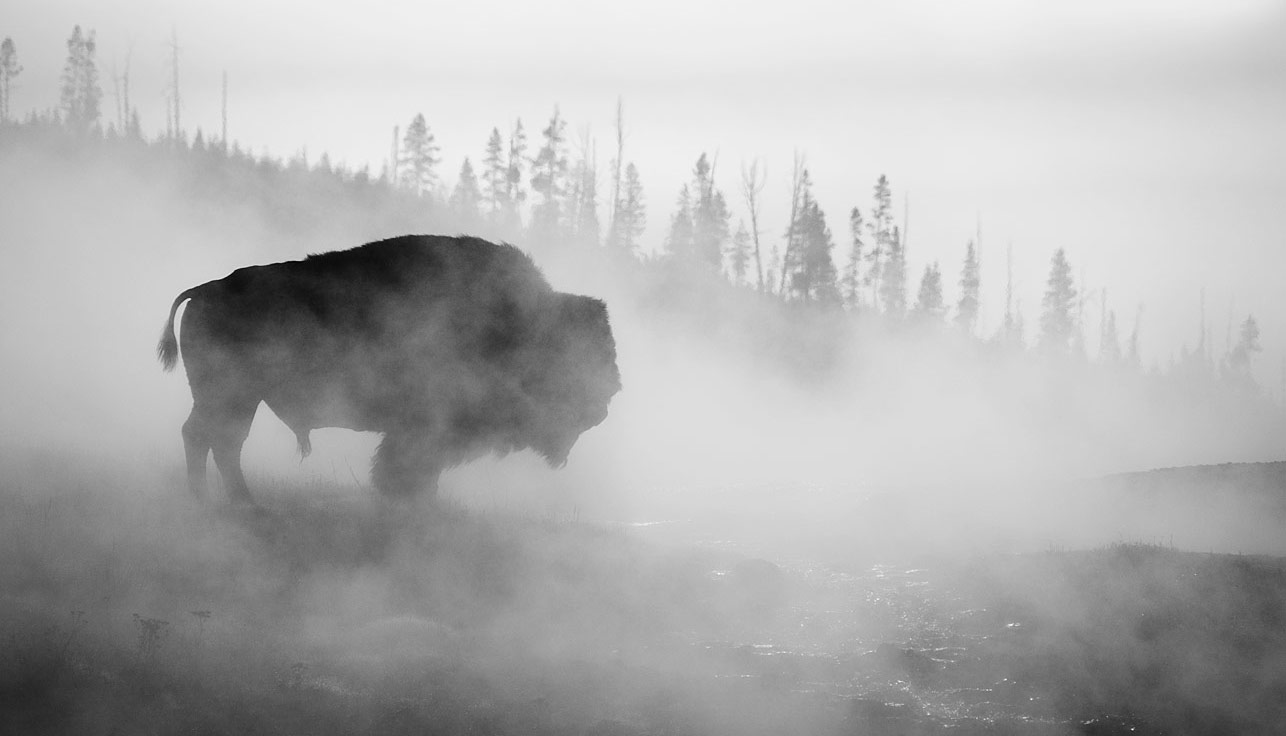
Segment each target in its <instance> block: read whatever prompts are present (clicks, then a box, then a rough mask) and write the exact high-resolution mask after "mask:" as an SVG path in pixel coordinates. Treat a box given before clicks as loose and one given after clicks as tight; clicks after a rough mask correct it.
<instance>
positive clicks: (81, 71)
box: [61, 26, 103, 134]
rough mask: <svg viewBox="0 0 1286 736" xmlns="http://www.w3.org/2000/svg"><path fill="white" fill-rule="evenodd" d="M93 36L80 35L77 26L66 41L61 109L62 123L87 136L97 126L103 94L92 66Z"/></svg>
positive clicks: (91, 33) (95, 68)
mask: <svg viewBox="0 0 1286 736" xmlns="http://www.w3.org/2000/svg"><path fill="white" fill-rule="evenodd" d="M96 47H97V45H96V44H95V42H94V32H93V31H90V32H89V34H88V35H82V34H81V30H80V26H76V27H75V28H73V29H72V33H71V38H69V39H67V64H66V66H65V67H63V78H62V92H61V108H62V113H63V122H64V123H65V124H66V125H67V127H69V128H71V129H72V130H73V131H74V132H76V133H80V134H84V133H87V132H89V131H90V130H91V129H92V128H93V127H94V125H95V124H96V123H97V122H98V117H99V102H100V101H101V100H102V97H103V91H102V89H100V88H99V86H98V67H97V66H96V65H95V63H94V51H95V50H96Z"/></svg>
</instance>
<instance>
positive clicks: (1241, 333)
mask: <svg viewBox="0 0 1286 736" xmlns="http://www.w3.org/2000/svg"><path fill="white" fill-rule="evenodd" d="M1262 351H1263V347H1261V346H1260V344H1259V323H1258V322H1256V321H1255V316H1254V315H1253V314H1252V315H1249V316H1247V317H1246V321H1244V322H1242V323H1241V326H1240V328H1239V329H1238V330H1237V344H1236V345H1234V346H1233V348H1232V350H1231V351H1229V353H1228V358H1227V359H1226V361H1227V374H1228V376H1229V378H1230V379H1232V381H1233V382H1234V383H1235V384H1239V385H1241V386H1243V387H1251V386H1253V385H1254V382H1255V379H1254V377H1253V376H1252V374H1251V364H1252V363H1253V362H1254V359H1255V353H1259V352H1262Z"/></svg>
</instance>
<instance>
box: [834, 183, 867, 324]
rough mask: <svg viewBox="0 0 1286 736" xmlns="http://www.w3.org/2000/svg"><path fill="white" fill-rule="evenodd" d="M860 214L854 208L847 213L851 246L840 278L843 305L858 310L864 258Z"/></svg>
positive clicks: (860, 299) (860, 302)
mask: <svg viewBox="0 0 1286 736" xmlns="http://www.w3.org/2000/svg"><path fill="white" fill-rule="evenodd" d="M863 229H864V226H863V223H862V213H861V211H860V210H858V208H856V207H854V208H853V209H852V210H849V213H848V231H849V234H850V237H851V245H850V246H849V250H848V261H847V262H846V263H845V264H844V275H843V276H842V277H841V278H840V295H841V296H842V297H843V299H844V305H845V306H847V307H848V308H849V309H858V308H859V307H860V306H861V304H862V259H863V257H864V254H863V248H864V247H865V244H864V243H863V242H862V230H863Z"/></svg>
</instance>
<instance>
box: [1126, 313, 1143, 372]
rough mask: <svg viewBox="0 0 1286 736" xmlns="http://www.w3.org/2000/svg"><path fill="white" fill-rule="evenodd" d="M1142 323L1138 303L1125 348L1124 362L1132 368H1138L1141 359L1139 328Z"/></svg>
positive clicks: (1141, 314)
mask: <svg viewBox="0 0 1286 736" xmlns="http://www.w3.org/2000/svg"><path fill="white" fill-rule="evenodd" d="M1142 323H1143V305H1142V304H1140V305H1139V307H1138V309H1136V310H1134V327H1133V329H1131V330H1130V339H1129V341H1128V342H1127V347H1126V350H1125V362H1126V363H1128V364H1129V365H1130V366H1132V367H1134V368H1138V367H1139V365H1140V364H1141V363H1142V361H1143V356H1142V355H1141V354H1140V345H1139V340H1140V338H1139V330H1140V329H1141V327H1142Z"/></svg>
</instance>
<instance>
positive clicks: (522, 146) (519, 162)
mask: <svg viewBox="0 0 1286 736" xmlns="http://www.w3.org/2000/svg"><path fill="white" fill-rule="evenodd" d="M526 160H527V133H526V131H524V130H523V127H522V118H518V120H517V121H515V122H514V129H513V132H511V133H510V134H509V165H508V167H507V168H506V170H505V181H506V184H507V190H506V196H505V200H504V214H503V216H502V217H501V226H502V227H503V228H504V230H505V231H506V232H508V233H510V234H513V235H517V233H518V231H519V230H520V229H521V228H522V203H523V202H526V201H527V190H526V189H524V188H523V185H522V179H523V177H522V168H523V162H524V161H526Z"/></svg>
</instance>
